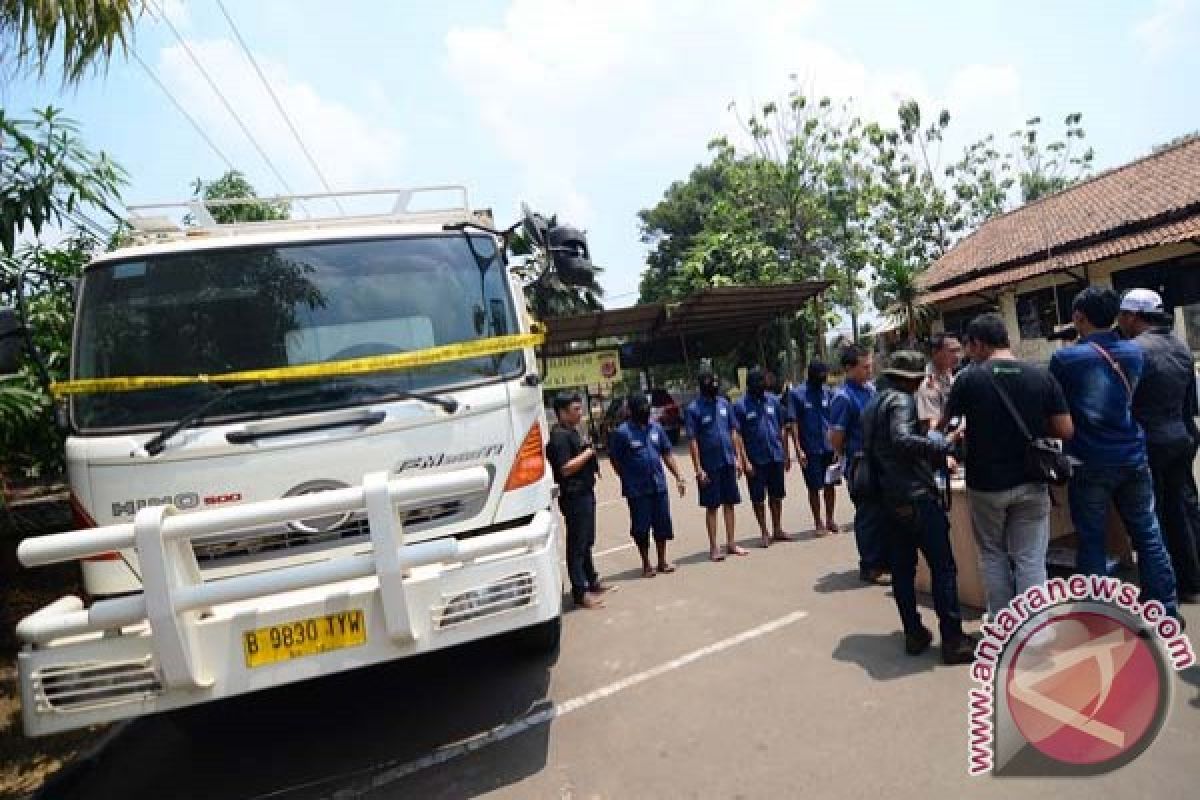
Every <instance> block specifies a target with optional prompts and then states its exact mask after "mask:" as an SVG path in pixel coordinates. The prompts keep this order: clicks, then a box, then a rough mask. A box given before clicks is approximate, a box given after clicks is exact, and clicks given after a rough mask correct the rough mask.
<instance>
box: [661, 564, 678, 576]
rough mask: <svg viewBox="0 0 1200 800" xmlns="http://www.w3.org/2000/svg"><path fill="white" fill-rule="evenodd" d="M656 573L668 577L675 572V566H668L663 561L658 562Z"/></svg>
mask: <svg viewBox="0 0 1200 800" xmlns="http://www.w3.org/2000/svg"><path fill="white" fill-rule="evenodd" d="M658 571H659V572H661V573H663V574H664V575H670V574H671V573H672V572H674V571H675V565H674V564H668V563H667V562H665V561H660V562H659V563H658Z"/></svg>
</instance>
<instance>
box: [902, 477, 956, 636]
mask: <svg viewBox="0 0 1200 800" xmlns="http://www.w3.org/2000/svg"><path fill="white" fill-rule="evenodd" d="M886 508H887V516H888V521H889V522H890V523H891V524H890V525H889V526H888V529H887V532H886V533H885V534H884V536H883V538H884V540H885V542H886V545H887V551H888V556H889V558H890V560H891V564H892V594H893V595H894V596H895V598H896V609H897V610H898V611H899V612H900V621H901V622H902V623H903V624H904V631H905V633H912V632H915V631H918V630H920V629H921V614H920V612H918V611H917V588H916V577H917V550H918V549H919V550H920V551H921V554H922V555H924V556H925V563H926V564H928V565H929V570H930V572H931V573H932V575H931V577H932V584H933V586H932V589H933V607H934V608H935V609H936V610H937V615H938V628H939V629H940V632H941V636H942V641H943V642H945V641H950V640H953V639H956V638H958V637H959V636H962V632H963V630H962V613H961V612H960V611H959V608H958V569H957V567H956V566H955V564H954V553H953V552H952V551H951V549H950V521H949V520H948V519H947V518H946V512H945V511H942V507H941V506H940V505H938V503H937V501H936V500H935V499H934V498H933V497H932V496H931V495H928V494H919V495H916V496H914V497H912V498H907V499H905V500H903V501H898V502H889V503H888V504H887V507H886Z"/></svg>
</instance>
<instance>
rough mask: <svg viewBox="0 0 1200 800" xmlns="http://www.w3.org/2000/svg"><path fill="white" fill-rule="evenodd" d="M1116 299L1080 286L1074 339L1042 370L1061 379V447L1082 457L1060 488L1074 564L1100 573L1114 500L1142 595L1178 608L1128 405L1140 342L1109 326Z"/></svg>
mask: <svg viewBox="0 0 1200 800" xmlns="http://www.w3.org/2000/svg"><path fill="white" fill-rule="evenodd" d="M1119 304H1120V299H1119V298H1118V297H1117V294H1116V292H1114V291H1113V290H1112V289H1103V288H1100V287H1098V286H1090V287H1088V288H1086V289H1084V290H1083V291H1082V292H1080V293H1079V294H1078V295H1077V296H1076V298H1075V301H1074V302H1073V303H1072V304H1071V321H1072V322H1073V323H1074V324H1075V330H1076V331H1078V332H1079V337H1080V339H1079V343H1078V344H1075V345H1072V346H1070V347H1064V348H1062V349H1061V350H1058V351H1057V352H1055V354H1054V356H1053V357H1052V358H1051V359H1050V373H1051V374H1052V375H1054V377H1055V378H1057V379H1058V382H1059V383H1060V384H1061V385H1062V388H1063V393H1064V394H1065V395H1066V397H1067V404H1068V405H1069V406H1070V408H1071V419H1072V421H1073V422H1074V424H1075V436H1074V438H1072V439H1071V440H1070V441H1069V442H1068V443H1067V452H1068V453H1069V454H1071V455H1073V456H1075V457H1076V458H1078V459H1079V460H1080V461H1082V462H1083V463H1082V464H1081V465H1080V466H1079V467H1077V468H1076V470H1075V474H1074V476H1073V477H1072V478H1071V483H1070V487H1069V492H1068V499H1069V502H1070V506H1071V519H1072V521H1073V522H1074V523H1075V529H1076V531H1077V532H1078V534H1079V549H1078V551H1077V554H1076V561H1075V568H1076V570H1077V571H1079V572H1081V573H1084V574H1089V575H1105V574H1107V573H1108V564H1107V562H1106V557H1105V552H1104V538H1105V537H1104V530H1105V523H1106V518H1107V516H1108V506H1109V504H1110V502H1111V503H1115V504H1116V506H1117V512H1118V513H1120V515H1121V519H1122V520H1123V521H1124V522H1125V530H1126V531H1128V533H1129V537H1130V539H1131V540H1132V541H1133V546H1134V549H1135V550H1136V551H1137V561H1138V570H1139V571H1140V573H1141V583H1142V593H1143V595H1144V596H1145V599H1146V600H1157V601H1159V602H1160V603H1162V604H1163V606H1164V607H1165V608H1166V610H1167V612H1168V613H1169V614H1171V615H1172V616H1178V615H1179V611H1178V609H1177V608H1176V598H1175V572H1174V570H1172V568H1171V559H1170V557H1169V556H1168V555H1167V550H1166V547H1165V546H1164V545H1163V539H1162V533H1161V531H1160V529H1159V527H1158V519H1157V518H1156V516H1155V513H1154V483H1153V481H1152V479H1151V476H1150V467H1149V466H1148V464H1147V460H1146V441H1145V437H1144V435H1143V433H1142V429H1141V427H1140V426H1139V425H1138V424H1137V421H1136V420H1134V418H1133V414H1132V411H1131V403H1132V398H1133V393H1134V387H1136V386H1137V383H1138V379H1139V378H1140V377H1141V374H1142V350H1141V348H1140V347H1138V346H1137V345H1136V344H1134V343H1133V342H1129V341H1124V340H1122V339H1121V337H1120V336H1118V335H1117V334H1116V332H1114V331H1113V330H1111V328H1112V325H1113V321H1114V320H1115V319H1116V317H1117V308H1118V306H1119Z"/></svg>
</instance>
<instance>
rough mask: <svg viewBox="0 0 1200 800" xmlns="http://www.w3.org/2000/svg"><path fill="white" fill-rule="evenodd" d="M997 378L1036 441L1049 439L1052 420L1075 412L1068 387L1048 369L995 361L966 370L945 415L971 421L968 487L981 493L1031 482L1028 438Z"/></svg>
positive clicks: (960, 375)
mask: <svg viewBox="0 0 1200 800" xmlns="http://www.w3.org/2000/svg"><path fill="white" fill-rule="evenodd" d="M989 373H990V376H991V377H989ZM991 378H995V380H996V383H998V384H1000V385H1001V386H1003V387H1004V390H1005V391H1006V392H1007V393H1008V396H1009V399H1011V400H1012V403H1013V405H1014V406H1016V408H1017V411H1019V412H1020V413H1021V419H1023V420H1024V421H1025V425H1026V427H1028V428H1029V433H1030V434H1031V435H1033V437H1034V438H1038V437H1041V436H1046V435H1047V432H1046V421H1047V419H1049V418H1050V417H1052V416H1055V415H1058V414H1067V413H1069V410H1068V408H1067V399H1066V397H1064V396H1063V391H1062V387H1061V386H1059V385H1058V381H1056V380H1055V379H1054V376H1052V375H1051V374H1050V373H1049V372H1048V371H1047V370H1045V369H1043V368H1042V367H1039V366H1035V365H1033V364H1029V363H1026V362H1024V361H1014V360H1010V359H990V360H988V361H985V362H984V363H982V364H979V365H978V366H976V367H972V368H971V369H967V370H963V371H962V372H960V373H959V374H958V377H957V378H955V379H954V386H953V387H951V389H950V398H949V399H948V400H947V401H946V411H945V414H946V416H947V417H948V418H953V417H962V416H965V417H966V420H967V465H966V466H967V487H968V488H970V489H976V490H978V491H981V492H999V491H1003V490H1005V489H1012V488H1014V487H1016V486H1020V485H1021V484H1023V483H1028V482H1029V479H1028V478H1027V477H1026V476H1025V447H1026V442H1025V437H1024V436H1023V435H1022V434H1021V431H1020V429H1019V428H1018V427H1017V423H1016V422H1014V421H1013V418H1012V415H1011V414H1010V413H1009V412H1008V409H1007V408H1005V407H1004V402H1003V401H1002V400H1001V399H1000V395H999V394H998V393H997V392H996V388H995V386H993V385H992V380H991Z"/></svg>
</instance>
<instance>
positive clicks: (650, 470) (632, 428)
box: [608, 421, 671, 497]
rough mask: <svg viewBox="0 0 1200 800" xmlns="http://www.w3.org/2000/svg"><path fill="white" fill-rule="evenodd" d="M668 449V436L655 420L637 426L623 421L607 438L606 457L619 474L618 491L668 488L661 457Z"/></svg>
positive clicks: (651, 491)
mask: <svg viewBox="0 0 1200 800" xmlns="http://www.w3.org/2000/svg"><path fill="white" fill-rule="evenodd" d="M669 452H671V440H670V439H668V438H667V432H666V431H664V430H663V429H662V428H661V427H659V424H658V423H657V422H651V423H650V424H649V425H647V426H646V427H644V428H643V427H640V426H638V425H635V424H634V423H632V422H628V421H626V422H622V423H621V424H620V426H618V427H617V429H616V430H615V431H613V432H612V435H611V436H609V438H608V457H609V459H611V461H612V463H613V466H614V467H616V470H617V474H619V475H620V476H621V494H622V495H623V496H625V497H643V496H645V495H648V494H657V493H659V492H665V491H666V490H667V476H666V474H665V473H664V472H663V462H662V457H663V454H664V453H669Z"/></svg>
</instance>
